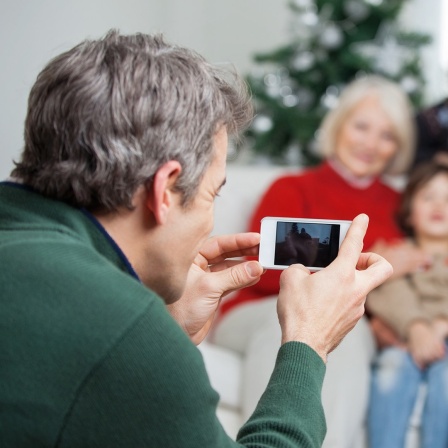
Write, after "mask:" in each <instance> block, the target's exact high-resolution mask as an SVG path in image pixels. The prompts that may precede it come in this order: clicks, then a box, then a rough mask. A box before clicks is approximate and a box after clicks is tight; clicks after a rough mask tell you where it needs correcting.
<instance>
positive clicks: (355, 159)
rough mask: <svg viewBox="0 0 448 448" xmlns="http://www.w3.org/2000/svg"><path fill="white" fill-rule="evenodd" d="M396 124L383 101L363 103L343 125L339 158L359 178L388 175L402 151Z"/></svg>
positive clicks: (371, 97) (337, 156)
mask: <svg viewBox="0 0 448 448" xmlns="http://www.w3.org/2000/svg"><path fill="white" fill-rule="evenodd" d="M398 147H399V145H398V141H397V137H396V133H395V130H394V127H393V123H392V121H391V120H390V118H389V117H388V115H387V113H386V112H385V111H384V109H383V108H382V106H381V104H380V102H379V100H378V99H377V98H376V97H375V96H373V95H371V96H367V97H366V98H364V99H363V100H361V101H360V102H359V103H358V105H357V106H355V107H354V108H353V110H352V112H351V113H350V114H349V115H348V116H347V119H346V120H345V122H344V123H343V125H342V127H341V129H340V131H339V133H338V136H337V141H336V147H335V157H336V158H337V159H338V161H339V162H340V163H342V165H343V166H344V167H345V168H347V169H348V170H349V171H350V172H351V173H352V174H353V175H354V176H356V177H360V178H362V177H369V176H377V175H379V174H381V173H383V172H384V170H385V168H386V166H387V165H388V163H389V162H390V160H391V159H392V157H393V156H394V155H395V154H396V152H397V151H398Z"/></svg>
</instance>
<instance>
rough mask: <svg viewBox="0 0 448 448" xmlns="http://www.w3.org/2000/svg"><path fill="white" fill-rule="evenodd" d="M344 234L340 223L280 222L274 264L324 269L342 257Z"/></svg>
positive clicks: (277, 230)
mask: <svg viewBox="0 0 448 448" xmlns="http://www.w3.org/2000/svg"><path fill="white" fill-rule="evenodd" d="M340 232H341V228H340V225H339V224H319V223H309V222H301V221H293V222H291V221H278V222H277V228H276V239H275V253H274V264H276V265H283V266H290V265H291V264H294V263H302V264H303V265H305V266H315V267H319V268H324V267H326V266H328V265H329V264H330V263H331V262H332V261H333V260H334V259H335V258H336V257H337V255H338V251H339V237H340Z"/></svg>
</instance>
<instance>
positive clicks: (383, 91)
mask: <svg viewBox="0 0 448 448" xmlns="http://www.w3.org/2000/svg"><path fill="white" fill-rule="evenodd" d="M369 96H373V97H375V98H377V99H378V101H379V103H380V105H381V106H382V108H383V109H384V112H385V113H386V114H387V115H388V117H389V119H390V120H391V122H392V126H393V129H394V132H395V135H396V138H397V143H398V151H397V153H396V155H395V156H394V157H393V158H392V160H391V161H390V162H389V164H388V165H387V167H386V169H385V172H384V173H383V174H386V173H387V174H401V173H404V172H406V171H407V170H408V168H409V166H410V164H411V163H412V160H413V158H414V152H415V127H414V117H413V109H412V106H411V103H410V101H409V98H408V96H407V95H406V93H405V92H404V91H403V90H402V89H401V87H400V86H399V85H398V84H396V83H395V82H392V81H389V80H387V79H385V78H383V77H381V76H378V75H367V76H363V77H361V78H358V79H356V80H354V81H352V82H351V83H350V84H348V85H347V87H346V88H345V89H344V91H343V92H342V94H341V96H340V98H339V102H338V105H337V106H336V107H335V108H334V109H332V110H331V111H330V112H328V114H327V115H326V116H325V118H324V120H323V122H322V125H321V127H320V129H319V151H320V153H321V154H322V155H323V156H325V157H326V158H329V157H331V156H332V155H333V154H334V153H335V149H336V143H337V140H338V134H339V132H340V131H341V128H342V126H343V124H344V122H345V120H346V119H347V117H348V116H349V115H350V114H351V113H352V111H353V109H354V108H355V107H356V106H357V105H358V104H359V103H360V102H361V101H362V100H364V99H365V98H366V97H369Z"/></svg>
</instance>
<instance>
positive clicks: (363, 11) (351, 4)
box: [344, 0, 370, 23]
mask: <svg viewBox="0 0 448 448" xmlns="http://www.w3.org/2000/svg"><path fill="white" fill-rule="evenodd" d="M344 11H345V13H346V14H347V16H348V17H349V19H351V20H352V21H353V22H355V23H357V22H361V21H362V20H364V19H366V18H367V17H368V16H369V14H370V7H369V5H367V4H366V3H364V2H361V1H359V0H347V1H346V2H345V3H344Z"/></svg>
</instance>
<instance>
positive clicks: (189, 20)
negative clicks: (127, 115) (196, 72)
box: [0, 0, 448, 179]
mask: <svg viewBox="0 0 448 448" xmlns="http://www.w3.org/2000/svg"><path fill="white" fill-rule="evenodd" d="M447 3H448V2H446V1H444V0H331V1H329V0H294V1H287V0H226V1H222V0H221V1H218V0H108V1H105V0H76V2H75V1H73V0H66V1H64V2H62V1H60V0H59V1H58V0H34V1H30V0H0V38H1V42H2V44H1V46H0V60H1V61H2V69H1V71H0V135H1V139H2V140H1V151H0V178H1V179H3V178H6V177H7V176H8V174H9V172H10V170H11V168H12V166H13V162H12V161H13V159H16V158H17V157H18V155H19V153H20V151H21V149H22V146H23V122H24V119H25V113H26V102H27V96H28V92H29V90H30V88H31V86H32V84H33V83H34V80H35V78H36V76H37V74H38V73H39V71H40V70H41V69H42V68H43V66H44V65H45V63H46V62H47V61H48V60H49V59H50V58H52V57H53V56H55V55H57V54H59V53H61V52H62V51H64V50H66V49H68V48H70V47H72V46H74V45H75V44H77V43H78V42H79V41H81V40H82V39H84V38H89V37H91V38H97V37H100V36H102V35H103V34H105V32H106V31H107V30H109V29H110V28H118V29H120V30H121V31H122V32H124V33H133V32H137V31H140V32H145V33H154V32H162V33H163V34H164V35H165V36H166V38H167V39H168V40H169V41H171V42H174V43H178V44H180V45H183V46H188V47H191V48H194V49H195V50H197V51H198V52H200V53H201V54H203V55H204V56H205V57H206V58H207V59H208V60H210V61H212V62H215V63H224V64H233V65H234V66H235V67H236V69H237V70H238V71H239V72H240V73H242V74H244V75H245V76H246V77H247V78H248V80H249V81H250V82H251V83H252V87H253V89H254V100H255V101H256V103H257V106H258V109H259V110H258V114H259V117H261V118H262V120H261V122H260V120H259V121H258V123H257V122H254V123H255V125H256V126H255V128H254V129H252V140H250V139H249V140H248V141H249V142H252V143H251V144H252V145H255V146H256V145H257V144H259V143H258V142H257V141H256V140H257V139H260V136H261V137H263V138H264V140H266V136H267V138H268V139H269V140H270V141H274V140H272V138H271V137H272V134H269V133H270V132H272V128H273V126H274V127H275V120H276V118H275V114H277V112H278V111H280V112H281V113H287V114H288V116H291V117H292V118H293V119H294V120H295V118H297V117H298V119H299V120H300V115H297V114H300V113H301V114H303V115H304V116H310V115H312V114H313V113H315V114H316V119H318V116H319V114H320V113H322V112H324V111H325V109H326V108H329V107H331V105H332V100H334V99H335V98H336V99H337V95H338V92H339V91H340V89H341V88H342V87H343V84H344V82H345V81H349V79H344V76H345V77H349V76H350V77H351V76H352V75H353V74H354V75H357V74H358V73H361V74H362V73H363V72H366V71H367V72H368V71H374V72H379V73H382V74H385V75H387V76H390V77H393V78H394V79H397V80H399V81H400V82H401V83H402V85H403V87H404V88H405V89H407V90H408V92H409V94H410V95H412V96H413V98H414V100H415V101H414V104H415V106H416V109H418V108H421V107H425V106H429V105H431V104H435V103H437V102H440V101H443V100H444V99H445V97H446V96H447V94H448V74H447V69H448V39H447V37H448V36H447V30H448V5H447ZM319 36H320V38H319ZM355 56H356V57H355ZM334 67H344V68H345V69H346V71H338V72H335V69H334ZM319 70H320V72H319ZM347 70H348V71H347ZM257 86H258V87H257ZM304 87H306V88H305V89H304ZM282 111H283V112H282ZM285 111H286V112H285ZM263 118H264V122H263ZM294 120H293V121H294ZM284 121H285V120H283V122H284ZM296 123H297V121H294V123H293V125H294V126H296V127H297V124H296ZM309 127H310V129H314V127H315V125H314V123H313V122H311V123H310V124H309ZM303 128H304V129H305V128H306V124H305V123H304V124H303ZM314 130H315V129H314ZM291 132H292V131H291V130H290V129H287V128H285V129H280V130H279V131H278V132H277V134H278V135H279V140H278V142H277V141H276V142H275V150H274V152H275V151H277V152H278V153H277V154H273V156H274V159H275V158H276V157H277V156H281V157H284V155H285V153H288V151H289V152H291V151H290V150H291V148H293V150H294V151H293V152H294V154H293V156H292V162H293V163H297V164H300V163H308V162H310V159H312V158H313V154H312V135H311V134H312V132H311V131H309V132H308V134H307V133H305V136H303V135H301V134H300V135H295V133H294V132H292V133H291ZM270 136H271V137H270ZM263 138H262V139H261V141H262V140H263ZM261 144H262V143H261ZM310 148H311V149H310ZM263 151H264V152H269V150H265V149H263V148H262V149H261V152H263ZM297 154H299V156H298V155H297ZM271 156H272V154H271ZM290 158H291V157H290ZM311 161H312V160H311ZM287 162H288V160H287Z"/></svg>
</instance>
